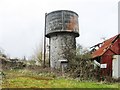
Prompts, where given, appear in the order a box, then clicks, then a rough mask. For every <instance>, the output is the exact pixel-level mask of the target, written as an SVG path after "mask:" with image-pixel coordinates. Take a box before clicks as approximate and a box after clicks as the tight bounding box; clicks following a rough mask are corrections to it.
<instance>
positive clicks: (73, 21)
mask: <svg viewBox="0 0 120 90" xmlns="http://www.w3.org/2000/svg"><path fill="white" fill-rule="evenodd" d="M76 20H77V18H76V17H72V18H71V19H70V22H69V23H68V24H67V30H69V31H71V32H72V31H73V30H74V29H75V28H76V25H77V23H76Z"/></svg>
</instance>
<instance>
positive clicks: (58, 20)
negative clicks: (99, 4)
mask: <svg viewBox="0 0 120 90" xmlns="http://www.w3.org/2000/svg"><path fill="white" fill-rule="evenodd" d="M78 36H79V23H78V14H77V13H75V12H73V11H69V10H58V11H53V12H50V13H48V14H47V15H46V37H48V38H49V40H50V66H51V67H52V68H59V67H60V62H59V60H61V59H62V60H63V59H67V57H66V55H65V53H66V52H67V50H66V47H69V49H70V50H75V48H76V39H75V38H76V37H78ZM68 54H69V53H68Z"/></svg>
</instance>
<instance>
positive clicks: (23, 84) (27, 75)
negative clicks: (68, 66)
mask: <svg viewBox="0 0 120 90" xmlns="http://www.w3.org/2000/svg"><path fill="white" fill-rule="evenodd" d="M4 73H5V75H6V76H5V78H4V79H3V84H2V88H118V83H109V84H108V83H101V82H92V81H90V82H88V81H79V80H74V79H71V78H65V77H57V76H55V75H54V73H35V72H31V71H27V70H12V71H5V72H4Z"/></svg>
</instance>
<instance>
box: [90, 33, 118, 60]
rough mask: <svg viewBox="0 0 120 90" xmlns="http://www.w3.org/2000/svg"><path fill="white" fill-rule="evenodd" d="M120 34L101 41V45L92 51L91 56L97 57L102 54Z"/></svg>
mask: <svg viewBox="0 0 120 90" xmlns="http://www.w3.org/2000/svg"><path fill="white" fill-rule="evenodd" d="M119 35H120V34H118V35H116V36H114V37H112V38H110V39H107V40H106V41H104V42H103V44H102V45H101V47H100V48H99V49H98V50H96V51H94V52H93V53H92V58H96V57H99V56H102V55H103V54H104V53H105V52H106V51H107V50H108V49H109V48H110V46H111V45H112V43H113V42H114V40H116V38H117V37H118V36H119Z"/></svg>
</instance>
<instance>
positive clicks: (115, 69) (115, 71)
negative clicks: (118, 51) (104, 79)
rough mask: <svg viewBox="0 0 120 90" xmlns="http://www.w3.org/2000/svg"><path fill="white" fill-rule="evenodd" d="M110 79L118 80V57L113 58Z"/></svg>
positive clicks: (119, 73) (119, 63)
mask: <svg viewBox="0 0 120 90" xmlns="http://www.w3.org/2000/svg"><path fill="white" fill-rule="evenodd" d="M112 77H113V78H115V79H118V78H119V77H120V55H114V56H113V61H112Z"/></svg>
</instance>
